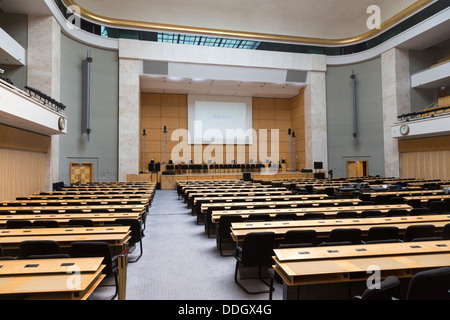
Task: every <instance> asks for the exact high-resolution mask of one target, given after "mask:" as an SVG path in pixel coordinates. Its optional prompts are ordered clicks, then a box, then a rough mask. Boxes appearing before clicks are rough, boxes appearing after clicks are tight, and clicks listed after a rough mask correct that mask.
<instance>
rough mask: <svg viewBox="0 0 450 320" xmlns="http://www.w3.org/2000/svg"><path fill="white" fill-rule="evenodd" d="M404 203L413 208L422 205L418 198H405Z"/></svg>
mask: <svg viewBox="0 0 450 320" xmlns="http://www.w3.org/2000/svg"><path fill="white" fill-rule="evenodd" d="M406 204H407V205H409V206H411V207H413V208H421V207H422V201H420V199H410V200H407V201H406Z"/></svg>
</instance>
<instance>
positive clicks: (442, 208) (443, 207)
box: [430, 201, 449, 214]
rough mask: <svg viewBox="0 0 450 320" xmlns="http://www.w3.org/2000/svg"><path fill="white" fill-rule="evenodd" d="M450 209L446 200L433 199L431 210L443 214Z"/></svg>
mask: <svg viewBox="0 0 450 320" xmlns="http://www.w3.org/2000/svg"><path fill="white" fill-rule="evenodd" d="M448 210H449V208H448V203H447V202H445V201H432V202H431V203H430V212H432V213H437V214H441V213H444V212H447V211H448Z"/></svg>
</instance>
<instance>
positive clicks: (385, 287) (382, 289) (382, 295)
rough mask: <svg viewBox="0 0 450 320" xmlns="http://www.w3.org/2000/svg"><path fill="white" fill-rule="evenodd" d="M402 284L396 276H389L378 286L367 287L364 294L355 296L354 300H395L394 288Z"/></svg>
mask: <svg viewBox="0 0 450 320" xmlns="http://www.w3.org/2000/svg"><path fill="white" fill-rule="evenodd" d="M399 285H400V280H399V279H398V278H397V277H395V276H388V277H387V278H386V279H384V280H383V281H381V282H380V283H378V286H373V287H369V288H367V289H366V290H365V291H364V292H363V294H362V295H360V296H354V297H353V298H352V300H393V298H394V296H393V294H394V290H395V289H396V288H398V286H399Z"/></svg>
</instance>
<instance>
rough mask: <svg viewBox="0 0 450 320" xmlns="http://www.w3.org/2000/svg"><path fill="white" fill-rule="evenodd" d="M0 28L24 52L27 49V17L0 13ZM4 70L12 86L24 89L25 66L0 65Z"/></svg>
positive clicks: (25, 81)
mask: <svg viewBox="0 0 450 320" xmlns="http://www.w3.org/2000/svg"><path fill="white" fill-rule="evenodd" d="M0 28H2V29H3V30H5V32H6V33H7V34H9V35H10V36H11V37H12V38H13V39H14V40H16V41H17V42H18V43H19V44H20V45H21V46H22V47H23V48H24V49H25V50H27V48H28V16H27V15H25V14H14V13H4V12H0ZM0 69H3V70H5V77H6V78H9V79H11V81H12V82H13V83H14V85H15V86H16V87H18V88H20V89H24V87H25V86H26V84H27V68H26V67H25V66H14V65H5V64H2V65H0Z"/></svg>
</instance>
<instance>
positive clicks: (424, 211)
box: [409, 208, 432, 216]
mask: <svg viewBox="0 0 450 320" xmlns="http://www.w3.org/2000/svg"><path fill="white" fill-rule="evenodd" d="M430 214H432V213H431V212H430V209H429V208H412V209H411V210H410V211H409V215H410V216H422V215H430Z"/></svg>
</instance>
